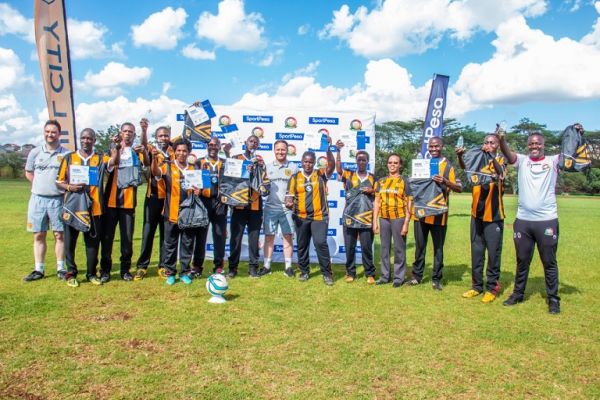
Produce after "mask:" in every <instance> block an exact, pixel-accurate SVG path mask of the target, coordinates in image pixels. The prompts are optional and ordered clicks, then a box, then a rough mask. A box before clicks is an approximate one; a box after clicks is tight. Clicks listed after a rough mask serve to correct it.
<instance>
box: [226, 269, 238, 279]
mask: <svg viewBox="0 0 600 400" xmlns="http://www.w3.org/2000/svg"><path fill="white" fill-rule="evenodd" d="M227 276H228V277H229V278H235V277H236V276H237V269H232V270H230V271H229V273H228V274H227Z"/></svg>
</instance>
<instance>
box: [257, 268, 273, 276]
mask: <svg viewBox="0 0 600 400" xmlns="http://www.w3.org/2000/svg"><path fill="white" fill-rule="evenodd" d="M265 275H271V268H261V269H260V270H259V271H258V276H265Z"/></svg>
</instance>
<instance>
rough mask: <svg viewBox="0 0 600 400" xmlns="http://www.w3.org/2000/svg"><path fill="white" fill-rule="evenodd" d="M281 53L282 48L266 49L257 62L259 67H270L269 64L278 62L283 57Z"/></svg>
mask: <svg viewBox="0 0 600 400" xmlns="http://www.w3.org/2000/svg"><path fill="white" fill-rule="evenodd" d="M283 53H284V50H283V49H275V50H273V51H268V52H267V54H266V55H265V57H264V58H263V59H262V60H260V61H259V62H258V65H259V66H261V67H270V66H271V65H274V64H279V63H280V62H281V60H282V59H283Z"/></svg>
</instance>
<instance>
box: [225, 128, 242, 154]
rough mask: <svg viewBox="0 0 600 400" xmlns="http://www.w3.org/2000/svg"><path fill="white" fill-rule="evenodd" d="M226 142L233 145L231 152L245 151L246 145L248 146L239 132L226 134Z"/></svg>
mask: <svg viewBox="0 0 600 400" xmlns="http://www.w3.org/2000/svg"><path fill="white" fill-rule="evenodd" d="M224 140H225V141H227V142H229V144H231V150H233V151H242V150H244V144H246V141H245V140H244V138H242V135H241V133H240V132H239V131H234V132H231V133H226V134H225V139H224Z"/></svg>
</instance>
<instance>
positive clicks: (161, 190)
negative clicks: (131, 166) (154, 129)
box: [146, 144, 175, 199]
mask: <svg viewBox="0 0 600 400" xmlns="http://www.w3.org/2000/svg"><path fill="white" fill-rule="evenodd" d="M153 148H154V146H153V145H151V144H149V145H148V156H149V157H150V161H149V162H150V163H152V149H153ZM174 158H175V152H174V151H173V148H172V147H171V146H169V147H168V148H167V153H166V154H165V153H163V152H162V151H159V153H158V166H161V165H162V164H163V163H164V162H165V160H167V159H168V160H173V159H174ZM165 196H166V190H165V181H164V180H162V179H158V180H157V179H156V178H155V177H153V176H152V174H151V173H149V174H148V189H147V190H146V197H157V198H159V199H164V198H165Z"/></svg>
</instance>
